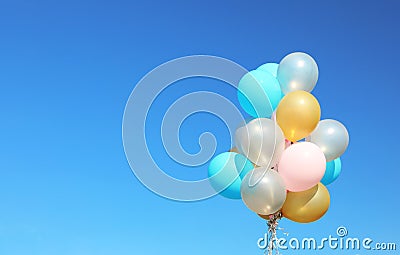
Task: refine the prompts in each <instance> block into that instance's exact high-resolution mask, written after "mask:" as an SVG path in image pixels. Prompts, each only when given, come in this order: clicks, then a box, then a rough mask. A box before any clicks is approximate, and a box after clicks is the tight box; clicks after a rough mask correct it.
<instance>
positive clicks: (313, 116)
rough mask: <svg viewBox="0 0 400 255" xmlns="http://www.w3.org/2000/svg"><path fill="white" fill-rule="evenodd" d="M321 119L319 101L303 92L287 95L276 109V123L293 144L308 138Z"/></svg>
mask: <svg viewBox="0 0 400 255" xmlns="http://www.w3.org/2000/svg"><path fill="white" fill-rule="evenodd" d="M320 118H321V108H320V106H319V103H318V100H317V99H316V98H315V97H314V96H313V95H311V94H310V93H308V92H306V91H303V90H298V91H293V92H290V93H289V94H287V95H286V96H285V97H283V98H282V100H281V102H280V103H279V105H278V108H277V109H276V122H277V123H278V125H279V127H280V128H281V129H282V131H283V133H284V134H285V137H286V138H287V139H288V140H290V141H292V142H295V141H298V140H300V139H302V138H304V137H306V136H308V135H309V134H310V133H311V132H312V131H313V130H314V129H315V128H316V127H317V125H318V122H319V119H320Z"/></svg>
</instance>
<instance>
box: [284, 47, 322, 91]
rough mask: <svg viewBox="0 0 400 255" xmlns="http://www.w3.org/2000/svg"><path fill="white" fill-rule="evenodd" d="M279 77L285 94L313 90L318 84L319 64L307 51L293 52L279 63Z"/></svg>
mask: <svg viewBox="0 0 400 255" xmlns="http://www.w3.org/2000/svg"><path fill="white" fill-rule="evenodd" d="M277 78H278V80H279V83H280V85H281V89H282V92H283V93H284V94H285V95H286V94H288V93H290V92H293V91H297V90H304V91H308V92H311V91H312V90H313V88H314V87H315V84H317V80H318V66H317V63H315V60H314V59H313V58H312V57H311V56H310V55H308V54H306V53H303V52H295V53H291V54H289V55H287V56H286V57H284V58H283V59H282V61H281V62H280V63H279V67H278V73H277Z"/></svg>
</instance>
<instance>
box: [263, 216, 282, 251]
mask: <svg viewBox="0 0 400 255" xmlns="http://www.w3.org/2000/svg"><path fill="white" fill-rule="evenodd" d="M280 219H282V213H281V212H280V211H278V212H276V213H274V214H271V215H270V216H269V220H268V221H267V226H268V235H267V237H268V246H267V250H266V251H265V253H264V254H268V255H273V254H279V249H278V248H279V247H278V239H277V237H276V230H277V229H279V228H278V223H279V220H280Z"/></svg>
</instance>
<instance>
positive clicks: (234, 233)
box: [0, 0, 400, 255]
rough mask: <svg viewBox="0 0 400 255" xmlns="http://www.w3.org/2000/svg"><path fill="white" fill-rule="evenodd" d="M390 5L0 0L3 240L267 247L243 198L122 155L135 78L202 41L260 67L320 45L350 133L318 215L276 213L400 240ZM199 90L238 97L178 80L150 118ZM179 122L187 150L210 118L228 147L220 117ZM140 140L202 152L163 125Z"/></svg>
mask: <svg viewBox="0 0 400 255" xmlns="http://www.w3.org/2000/svg"><path fill="white" fill-rule="evenodd" d="M399 8H400V4H399V3H398V2H397V1H154V2H151V3H150V2H148V1H141V2H140V1H108V2H106V1H75V0H70V1H20V0H14V1H4V0H3V1H0V35H1V37H0V38H1V40H0V88H1V90H0V109H1V110H0V118H1V125H0V155H1V156H0V173H1V174H0V201H1V206H0V208H1V210H0V254H4V255H20V254H24V255H28V254H38V255H47V254H60V255H64V254H65V255H72V254H73V255H80V254H84V255H90V254H96V255H103V254H104V255H108V254H119V255H128V254H161V253H166V254H188V253H189V254H193V255H196V254H244V253H247V254H248V253H252V254H262V253H261V252H260V251H259V250H258V248H257V246H256V241H257V239H258V238H259V237H261V236H262V235H263V233H264V231H265V229H266V227H265V224H264V222H263V221H262V220H261V219H259V218H258V217H257V216H255V215H254V214H253V213H251V212H250V211H249V210H248V209H247V208H246V207H245V206H244V205H243V203H242V202H241V201H232V200H228V199H224V198H222V197H214V198H212V199H208V200H205V201H202V202H196V203H182V202H174V201H171V200H166V199H163V198H161V197H159V196H157V195H155V194H153V193H152V192H150V191H148V190H147V189H146V188H145V187H144V186H143V185H141V184H140V182H139V181H138V180H137V179H136V178H135V176H134V175H133V174H132V172H131V170H130V168H129V165H128V163H127V161H126V159H125V155H124V151H123V147H122V139H121V125H122V116H123V111H124V107H125V103H126V101H127V99H128V97H129V94H130V93H131V91H132V89H133V88H134V86H135V84H136V83H137V82H138V81H139V80H140V79H141V77H143V76H144V75H145V74H146V73H147V72H149V71H151V70H152V69H153V68H155V67H156V66H158V65H159V64H162V63H163V62H165V61H168V60H171V59H174V58H177V57H182V56H186V55H192V54H210V55H216V56H221V57H225V58H228V59H231V60H233V61H235V62H237V63H239V64H240V65H242V66H244V67H246V68H248V69H254V68H256V67H258V66H259V65H261V64H263V63H266V62H278V61H279V60H280V59H282V58H283V57H284V56H285V55H286V54H288V53H290V52H294V51H304V52H307V53H309V54H310V55H312V56H313V57H314V58H315V59H316V61H317V63H318V65H319V69H320V76H319V80H318V83H317V86H316V88H315V89H314V91H313V94H314V95H315V96H316V97H317V98H318V100H319V102H320V104H321V108H322V118H335V119H338V120H340V121H341V122H343V123H344V124H345V125H346V126H347V128H348V130H349V133H350V145H349V148H348V150H347V152H346V153H345V154H344V155H343V157H342V165H343V170H342V174H341V176H340V177H339V179H338V180H337V181H336V182H335V183H333V184H331V185H329V187H328V189H329V191H330V193H331V198H332V201H331V207H330V209H329V211H328V213H327V214H326V215H325V217H324V218H323V219H321V220H320V221H318V222H315V223H312V224H307V225H303V224H297V223H293V222H290V221H288V220H283V221H282V223H281V226H282V227H284V228H285V231H287V232H289V233H290V236H299V237H300V236H307V235H315V236H316V237H325V236H327V235H329V234H334V233H335V231H336V228H337V227H338V226H340V225H344V226H346V227H347V229H348V231H349V235H351V236H358V237H366V236H369V237H371V238H373V239H374V240H376V241H381V242H397V244H399V243H400V240H399V235H398V233H397V230H398V229H399V227H400V221H399V217H398V211H399V209H400V207H399V204H398V198H397V194H398V190H397V185H398V180H399V179H400V174H399V171H398V158H397V157H398V155H397V154H398V152H399V149H398V145H397V143H396V140H397V139H398V138H397V135H396V134H397V131H398V126H399V120H398V118H399V111H398V109H399V106H398V98H397V96H398V92H399V88H398V83H399V78H398V73H399V71H398V69H399V67H400V66H399V59H400V51H399V46H398V45H400V34H399V33H398V24H400V17H399V15H398V12H399ZM184 85H186V86H184ZM197 90H210V91H213V92H216V93H219V94H221V95H224V96H225V97H227V98H230V99H231V100H232V102H234V103H235V104H236V105H238V102H237V99H236V92H235V91H234V90H232V89H231V88H230V87H229V86H223V85H221V84H220V83H218V82H216V81H209V80H201V79H193V80H187V81H182V82H178V83H176V84H174V85H173V86H172V87H171V88H170V89H168V90H166V91H165V93H163V94H162V95H161V96H160V99H159V100H158V102H157V104H156V105H155V106H154V108H153V109H152V111H153V113H152V118H153V120H150V121H152V122H151V123H153V124H151V127H152V128H151V130H150V132H158V130H159V127H158V126H157V123H158V124H159V123H160V120H159V119H157V118H156V117H157V116H162V110H165V109H166V108H167V107H168V103H170V102H173V101H174V100H175V99H176V98H179V96H180V95H182V94H184V93H186V92H190V91H197ZM181 131H182V133H181V134H180V135H181V140H182V144H183V146H184V148H186V149H187V150H188V151H190V152H196V150H198V144H197V138H198V134H200V133H202V132H204V131H211V132H213V133H214V135H215V136H216V137H217V138H218V139H219V141H218V142H219V143H218V147H217V153H219V152H222V151H225V150H227V149H229V148H227V147H228V145H229V144H228V140H229V136H228V135H227V130H226V128H225V127H224V126H223V125H222V123H221V122H220V121H219V120H218V119H216V118H215V117H212V116H208V115H202V114H199V116H192V117H191V118H190V119H188V120H187V123H186V122H185V123H184V125H183V127H182V130H181ZM155 134H156V133H155ZM149 143H150V144H151V146H152V153H153V154H154V155H160V158H159V159H157V160H158V161H159V162H162V165H165V167H166V169H167V170H166V171H167V172H168V173H169V174H171V175H173V176H179V177H181V178H185V179H196V178H201V177H204V176H205V175H206V172H207V170H206V169H207V166H206V165H204V166H201V167H198V168H194V169H190V168H185V167H183V166H181V165H177V164H174V162H173V161H170V162H169V161H168V158H167V157H166V156H165V155H164V154H163V151H162V147H161V146H160V142H159V141H158V140H157V139H156V137H155V138H154V139H153V140H151V141H149ZM328 252H331V251H328ZM309 253H312V252H304V253H301V252H297V253H295V252H293V251H287V252H285V253H284V254H309ZM320 253H321V252H320ZM331 253H333V254H334V253H340V252H338V251H332V252H331ZM358 253H359V254H366V253H370V254H374V253H373V252H366V251H360V252H358ZM376 253H379V252H376ZM392 253H393V254H394V253H395V252H392ZM341 254H357V252H356V251H346V252H344V253H343V252H342V253H341ZM385 254H390V253H389V252H388V253H385Z"/></svg>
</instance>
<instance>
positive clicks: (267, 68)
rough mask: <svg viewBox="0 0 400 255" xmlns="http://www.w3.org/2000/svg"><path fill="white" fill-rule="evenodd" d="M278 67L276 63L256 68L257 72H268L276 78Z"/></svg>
mask: <svg viewBox="0 0 400 255" xmlns="http://www.w3.org/2000/svg"><path fill="white" fill-rule="evenodd" d="M278 67H279V64H277V63H266V64H264V65H261V66H260V67H258V68H257V70H258V71H264V72H268V73H270V74H272V75H273V76H274V77H276V76H277V75H278Z"/></svg>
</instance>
